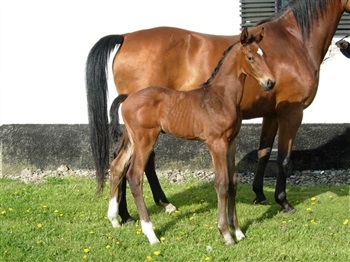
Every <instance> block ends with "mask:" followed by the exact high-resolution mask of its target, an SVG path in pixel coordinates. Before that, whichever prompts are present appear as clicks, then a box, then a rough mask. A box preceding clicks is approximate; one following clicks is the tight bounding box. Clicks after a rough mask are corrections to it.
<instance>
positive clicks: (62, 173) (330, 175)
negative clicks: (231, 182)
mask: <svg viewBox="0 0 350 262" xmlns="http://www.w3.org/2000/svg"><path fill="white" fill-rule="evenodd" d="M75 176H80V177H90V178H94V177H95V171H94V170H71V169H70V168H69V167H68V166H66V165H62V166H60V167H59V168H57V170H31V169H29V168H26V169H24V170H22V171H21V173H19V174H17V175H12V176H8V178H11V179H18V180H21V181H23V182H25V183H40V182H43V181H44V178H46V177H61V178H63V177H75ZM158 176H159V177H162V178H165V179H167V180H168V181H169V182H170V183H181V182H184V181H186V180H187V179H192V178H196V179H200V180H205V181H213V180H214V172H213V171H211V170H200V171H190V170H185V171H180V170H162V171H158ZM253 179H254V173H238V183H242V184H252V183H253ZM275 183H276V178H275V177H265V179H264V184H266V185H274V184H275ZM287 184H288V185H305V186H313V185H336V186H340V185H350V168H349V169H343V170H306V171H302V172H300V171H294V172H293V174H292V175H291V176H290V177H288V178H287Z"/></svg>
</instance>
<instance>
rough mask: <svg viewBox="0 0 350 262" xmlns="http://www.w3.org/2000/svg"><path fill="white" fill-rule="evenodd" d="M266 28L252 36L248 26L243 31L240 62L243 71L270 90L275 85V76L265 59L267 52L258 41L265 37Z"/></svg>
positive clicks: (265, 89)
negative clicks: (265, 52)
mask: <svg viewBox="0 0 350 262" xmlns="http://www.w3.org/2000/svg"><path fill="white" fill-rule="evenodd" d="M264 33H265V29H264V28H262V30H261V32H260V33H259V34H258V35H256V36H252V35H249V34H248V30H247V29H246V28H244V29H243V31H242V33H241V44H242V46H241V50H240V51H241V52H240V53H241V54H242V56H241V57H240V58H239V59H241V61H240V63H241V66H242V70H243V73H244V74H246V75H248V76H250V77H253V78H255V79H256V80H257V81H258V82H259V83H260V85H261V87H262V88H263V89H264V91H269V90H271V89H272V88H273V87H274V86H275V82H276V80H275V77H274V76H273V75H272V73H271V71H270V68H269V67H268V66H267V64H266V61H265V54H264V52H263V51H262V49H261V48H260V47H259V45H258V43H259V42H260V41H261V40H262V39H263V38H264Z"/></svg>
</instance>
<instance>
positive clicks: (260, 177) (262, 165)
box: [253, 117, 278, 204]
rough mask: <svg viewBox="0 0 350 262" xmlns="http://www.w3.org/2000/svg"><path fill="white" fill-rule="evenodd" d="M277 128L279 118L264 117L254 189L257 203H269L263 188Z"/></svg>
mask: <svg viewBox="0 0 350 262" xmlns="http://www.w3.org/2000/svg"><path fill="white" fill-rule="evenodd" d="M277 129H278V122H277V118H267V117H264V119H263V123H262V128H261V136H260V145H259V151H258V160H259V162H258V168H257V171H256V174H255V177H254V181H253V191H254V192H255V194H256V197H255V199H254V203H255V204H267V200H266V197H265V194H264V189H263V186H264V173H265V169H266V165H267V163H268V161H269V158H270V154H271V150H272V146H273V142H274V140H275V136H276V133H277Z"/></svg>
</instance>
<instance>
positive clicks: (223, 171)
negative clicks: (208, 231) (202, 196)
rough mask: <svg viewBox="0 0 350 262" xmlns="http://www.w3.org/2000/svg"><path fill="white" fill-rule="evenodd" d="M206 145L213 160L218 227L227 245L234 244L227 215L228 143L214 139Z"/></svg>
mask: <svg viewBox="0 0 350 262" xmlns="http://www.w3.org/2000/svg"><path fill="white" fill-rule="evenodd" d="M207 145H208V148H209V151H210V154H211V157H212V160H213V165H214V171H215V179H214V186H215V190H216V193H217V197H218V229H219V232H220V233H221V234H222V236H223V237H224V240H225V243H226V244H227V245H230V244H234V243H235V241H234V240H233V238H232V236H231V234H230V230H229V225H228V219H227V218H228V217H227V212H226V210H227V206H228V195H229V175H228V163H227V154H228V145H227V141H224V140H223V139H221V140H215V141H213V142H212V143H210V142H208V141H207Z"/></svg>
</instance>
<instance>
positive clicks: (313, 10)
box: [258, 0, 336, 37]
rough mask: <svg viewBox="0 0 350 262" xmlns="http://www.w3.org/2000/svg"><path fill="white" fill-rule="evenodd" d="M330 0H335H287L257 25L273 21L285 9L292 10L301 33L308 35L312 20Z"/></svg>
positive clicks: (317, 17) (320, 14) (316, 18)
mask: <svg viewBox="0 0 350 262" xmlns="http://www.w3.org/2000/svg"><path fill="white" fill-rule="evenodd" d="M332 1H336V0H289V3H288V4H287V5H285V6H284V7H283V8H282V9H281V10H280V11H279V12H278V13H277V14H275V15H273V16H271V17H270V18H268V19H266V20H262V21H261V22H259V23H258V25H261V24H264V23H267V22H270V21H273V20H275V19H277V18H279V17H281V16H282V15H283V14H284V13H285V12H286V11H287V10H290V9H291V10H292V12H293V14H294V17H295V19H296V21H297V24H298V27H299V29H300V31H301V33H302V34H303V35H304V36H305V37H308V36H309V35H310V30H311V27H312V24H313V22H314V21H317V20H318V19H319V17H320V16H322V15H323V13H324V12H325V10H326V8H327V7H328V5H330V3H331V2H332Z"/></svg>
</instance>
